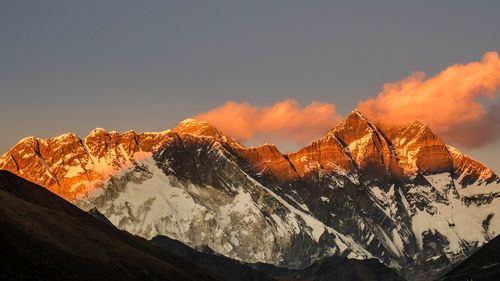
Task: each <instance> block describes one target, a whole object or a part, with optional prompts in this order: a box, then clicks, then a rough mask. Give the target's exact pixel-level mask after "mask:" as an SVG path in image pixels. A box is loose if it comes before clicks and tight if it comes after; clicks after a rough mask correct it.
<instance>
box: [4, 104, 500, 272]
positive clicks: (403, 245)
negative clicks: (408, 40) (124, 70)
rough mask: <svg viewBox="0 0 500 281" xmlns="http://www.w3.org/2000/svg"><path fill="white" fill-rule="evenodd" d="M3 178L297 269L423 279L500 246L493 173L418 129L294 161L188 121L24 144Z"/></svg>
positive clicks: (347, 137)
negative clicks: (336, 264)
mask: <svg viewBox="0 0 500 281" xmlns="http://www.w3.org/2000/svg"><path fill="white" fill-rule="evenodd" d="M0 169H5V170H9V171H11V172H13V173H16V174H17V175H19V176H21V177H24V178H26V179H28V180H30V181H33V182H35V183H38V184H40V185H42V186H44V187H46V188H48V189H49V190H51V191H53V192H54V193H56V194H58V195H60V196H61V197H63V198H65V199H67V200H69V201H70V202H72V203H74V204H76V205H77V206H79V207H80V208H82V209H84V210H90V209H92V208H96V209H97V210H99V212H100V213H102V214H103V215H104V216H106V217H107V218H108V219H109V221H111V222H112V223H113V224H114V225H116V226H117V227H119V228H120V229H123V230H126V231H128V232H130V233H132V234H136V235H140V236H142V237H145V238H152V237H154V236H156V235H165V236H168V237H171V238H174V239H177V240H180V241H182V242H184V243H186V244H188V245H190V246H192V247H195V248H197V247H203V246H208V247H210V248H211V249H213V250H214V251H216V252H218V253H220V254H223V255H226V256H228V257H231V258H235V259H239V260H242V261H246V262H251V263H254V262H263V263H271V264H275V265H280V266H286V267H289V268H304V267H306V266H308V265H310V264H312V263H313V262H315V261H317V260H320V259H322V258H325V257H328V256H332V255H339V256H347V257H351V258H358V259H366V258H370V257H376V258H378V259H379V260H381V261H382V262H384V263H385V264H387V265H389V266H390V267H392V268H394V269H396V270H398V271H399V273H400V274H402V275H404V276H406V277H408V278H410V279H423V278H428V277H429V276H434V275H436V274H438V273H439V272H441V271H442V270H444V269H447V268H449V267H450V266H451V265H453V264H455V263H456V262H459V261H461V260H463V259H465V258H466V257H467V256H469V255H470V253H471V252H472V251H474V250H475V249H477V248H478V247H480V246H481V245H483V244H484V243H486V242H488V241H489V240H491V239H492V238H493V237H494V236H496V235H498V234H500V202H498V201H499V200H500V199H499V197H500V179H499V177H498V176H497V175H496V174H495V173H494V172H493V171H492V170H490V169H488V168H487V167H485V166H484V165H482V164H481V163H479V162H477V161H475V160H473V159H471V158H470V157H468V156H466V155H464V154H462V153H461V152H459V151H458V150H457V149H455V148H452V147H450V146H447V145H446V144H445V143H444V142H443V140H442V139H440V138H439V137H438V136H436V135H434V134H433V133H432V131H431V130H430V129H429V128H428V127H426V126H425V125H423V124H421V123H418V122H415V123H412V124H407V125H404V126H398V127H392V126H386V125H384V124H378V125H377V124H374V123H372V122H371V121H369V120H368V119H367V118H366V117H364V116H363V115H362V114H361V113H360V112H357V111H354V112H352V113H351V114H350V115H349V116H348V117H347V118H346V119H345V120H344V121H343V122H341V123H340V124H339V125H338V126H336V127H335V128H334V129H332V130H330V131H329V132H327V134H326V135H325V136H324V137H323V138H321V139H320V140H318V141H315V142H313V143H311V144H310V145H308V146H306V147H304V148H302V149H300V150H299V151H297V152H295V153H291V154H289V155H284V154H282V153H281V152H280V151H279V150H278V149H277V148H276V147H275V146H273V145H268V144H266V145H262V146H258V147H252V148H248V147H245V146H243V145H241V144H240V143H238V142H237V141H235V140H233V139H231V138H230V137H228V136H226V135H224V134H223V133H221V132H219V131H218V130H217V129H216V128H214V127H212V126H210V125H209V124H208V123H206V122H203V121H197V120H190V119H188V120H185V121H183V122H181V123H179V125H178V126H177V127H175V128H174V129H172V130H167V131H164V132H159V133H142V134H137V133H135V132H133V131H129V132H126V133H123V134H120V133H117V132H106V131H104V130H103V129H96V130H94V131H92V132H91V133H90V134H89V135H88V136H87V137H85V138H84V139H79V138H78V137H77V136H75V135H73V134H65V135H62V136H59V137H56V138H51V139H46V140H44V139H38V138H34V137H30V138H25V139H23V140H21V141H20V142H19V143H18V144H17V145H16V146H14V147H13V148H12V149H11V150H10V151H9V152H7V153H5V154H4V155H3V156H2V157H1V158H0Z"/></svg>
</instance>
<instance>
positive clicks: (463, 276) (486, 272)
mask: <svg viewBox="0 0 500 281" xmlns="http://www.w3.org/2000/svg"><path fill="white" fill-rule="evenodd" d="M443 280H447V281H451V280H453V281H459V280H464V281H465V280H467V281H468V280H474V281H497V280H500V236H497V237H496V238H494V239H493V240H491V241H490V242H489V243H488V244H486V245H484V246H483V247H481V248H480V249H479V250H477V252H475V253H474V254H473V255H472V256H470V257H469V258H468V259H466V260H465V261H463V262H462V263H460V264H459V265H457V266H456V267H455V268H454V269H452V270H451V271H450V272H448V273H447V274H446V275H445V276H444V278H443Z"/></svg>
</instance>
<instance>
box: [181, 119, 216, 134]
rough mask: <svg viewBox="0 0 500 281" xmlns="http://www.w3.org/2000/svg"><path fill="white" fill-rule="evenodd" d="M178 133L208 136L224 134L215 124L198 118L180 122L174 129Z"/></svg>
mask: <svg viewBox="0 0 500 281" xmlns="http://www.w3.org/2000/svg"><path fill="white" fill-rule="evenodd" d="M172 131H174V132H176V133H183V134H190V135H197V136H206V137H221V136H222V134H221V132H219V130H217V129H216V128H215V127H214V126H212V125H211V124H209V123H208V122H207V121H204V120H198V119H192V118H189V119H185V120H182V121H181V122H179V124H177V126H176V127H175V128H174V129H173V130H172Z"/></svg>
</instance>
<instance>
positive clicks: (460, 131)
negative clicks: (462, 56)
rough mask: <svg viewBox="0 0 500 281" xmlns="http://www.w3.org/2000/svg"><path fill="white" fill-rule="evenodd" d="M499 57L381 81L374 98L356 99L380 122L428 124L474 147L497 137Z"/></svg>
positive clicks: (499, 128)
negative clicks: (432, 74) (378, 90)
mask: <svg viewBox="0 0 500 281" xmlns="http://www.w3.org/2000/svg"><path fill="white" fill-rule="evenodd" d="M499 88H500V56H499V54H498V53H497V52H488V53H486V54H484V56H483V58H482V59H481V61H477V62H471V63H467V64H455V65H452V66H449V67H448V68H446V69H445V70H443V71H441V72H440V73H438V74H437V75H435V76H433V77H430V78H426V77H425V73H423V72H416V73H414V74H412V75H410V76H409V77H406V78H405V79H403V80H401V81H397V82H393V83H387V84H385V85H384V86H383V89H382V92H381V93H380V94H379V95H378V96H377V97H376V98H374V99H368V100H365V101H362V102H360V103H359V104H358V109H359V110H360V111H362V112H363V113H364V114H366V115H367V116H368V117H370V118H372V119H376V120H380V121H384V122H396V123H405V122H411V121H414V120H418V121H421V122H423V123H426V124H427V125H428V126H429V127H431V128H432V129H433V130H434V131H435V132H436V133H437V134H438V135H440V136H443V137H444V138H445V139H447V140H448V141H451V142H454V143H456V144H458V145H463V146H467V147H476V146H480V145H483V144H485V143H487V142H490V141H492V140H494V139H496V138H498V137H500V124H499V123H500V122H499V121H500V113H499V109H500V106H499V104H498V101H497V98H498V96H499V93H500V91H499Z"/></svg>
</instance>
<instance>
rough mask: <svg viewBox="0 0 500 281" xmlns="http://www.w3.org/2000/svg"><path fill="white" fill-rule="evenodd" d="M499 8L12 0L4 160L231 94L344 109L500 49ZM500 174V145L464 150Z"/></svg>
mask: <svg viewBox="0 0 500 281" xmlns="http://www.w3.org/2000/svg"><path fill="white" fill-rule="evenodd" d="M499 15H500V2H499V1H412V2H410V1H363V2H361V1H345V2H337V1H186V0H184V1H1V2H0V96H1V100H0V120H1V121H0V131H1V132H2V137H1V138H0V153H1V152H4V151H6V150H8V149H9V148H10V147H11V146H12V145H14V144H15V143H16V142H17V141H18V140H19V139H20V138H22V137H25V136H28V135H35V136H39V137H50V136H55V135H59V134H61V133H64V132H68V131H71V132H75V133H77V134H79V135H80V136H85V135H86V134H87V133H88V132H89V131H90V130H91V129H93V128H95V127H104V128H106V129H108V130H118V131H126V130H128V129H135V130H137V131H158V130H164V129H166V128H170V127H172V126H174V125H175V124H176V123H177V122H178V121H180V120H182V119H184V118H186V117H188V116H192V115H195V114H197V113H199V112H203V111H207V110H210V109H211V108H214V107H216V106H219V105H221V104H223V103H225V102H226V101H228V100H234V101H238V102H243V101H247V102H251V103H252V104H255V105H260V106H264V105H271V104H273V103H275V102H276V101H279V100H284V99H287V98H292V99H296V100H297V101H299V102H300V103H301V104H303V105H305V104H308V103H309V102H311V101H312V100H317V101H323V102H331V103H335V105H336V106H337V110H338V112H339V113H341V114H346V113H348V112H350V111H351V110H352V109H353V108H354V107H355V106H356V104H357V103H358V101H359V100H363V99H366V98H368V97H374V96H376V95H377V93H378V92H379V91H380V88H381V87H382V85H383V84H384V83H386V82H391V81H396V80H399V79H401V78H403V77H406V76H408V75H409V74H410V73H411V72H413V71H416V70H422V71H425V72H426V73H428V74H430V75H432V74H435V73H437V72H438V71H440V70H441V69H443V68H445V67H446V66H448V65H450V64H453V63H464V62H468V61H472V60H478V59H480V58H481V56H482V55H483V54H484V53H485V52H486V51H500V16H499ZM465 151H466V152H467V153H469V154H471V155H472V156H474V157H476V158H478V159H479V160H481V161H482V162H484V163H486V164H487V165H489V166H490V167H492V168H493V169H494V170H495V171H497V172H500V142H498V141H497V142H495V143H492V144H490V145H488V146H485V147H482V148H479V149H474V150H470V149H469V150H465Z"/></svg>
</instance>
